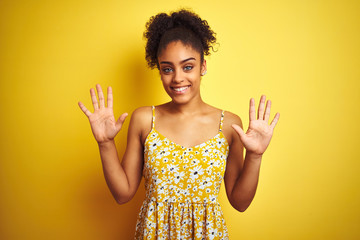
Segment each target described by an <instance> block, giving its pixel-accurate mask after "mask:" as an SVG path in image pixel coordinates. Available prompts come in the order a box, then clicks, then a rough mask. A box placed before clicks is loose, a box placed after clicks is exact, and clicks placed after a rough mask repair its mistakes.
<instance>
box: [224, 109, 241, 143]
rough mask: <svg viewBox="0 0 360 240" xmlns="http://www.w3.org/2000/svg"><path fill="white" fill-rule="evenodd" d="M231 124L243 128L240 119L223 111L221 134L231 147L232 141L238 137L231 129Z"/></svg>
mask: <svg viewBox="0 0 360 240" xmlns="http://www.w3.org/2000/svg"><path fill="white" fill-rule="evenodd" d="M233 124H236V125H239V126H240V127H241V128H242V127H243V125H242V121H241V118H240V117H239V116H238V115H236V114H234V113H232V112H228V111H225V113H224V120H223V133H224V135H225V137H226V139H227V141H228V143H229V145H231V144H232V142H233V140H234V139H236V138H237V137H238V135H237V133H236V131H235V130H234V128H233V127H232V125H233Z"/></svg>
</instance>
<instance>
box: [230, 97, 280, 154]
mask: <svg viewBox="0 0 360 240" xmlns="http://www.w3.org/2000/svg"><path fill="white" fill-rule="evenodd" d="M265 99H266V97H265V96H264V95H263V96H261V98H260V103H259V109H258V117H257V118H256V111H255V100H254V99H253V98H251V99H250V109H249V118H250V122H249V128H248V130H247V131H246V133H244V131H243V130H242V129H241V127H240V126H238V125H236V124H234V125H233V128H234V129H235V131H236V132H237V133H238V134H239V136H240V139H241V142H242V143H243V145H244V147H245V149H246V151H247V152H251V153H255V154H258V155H262V154H263V153H264V152H265V150H266V149H267V147H268V146H269V143H270V140H271V138H272V135H273V131H274V128H275V126H276V123H277V122H278V120H279V117H280V114H279V113H276V114H275V117H274V119H273V120H272V122H271V124H270V125H269V117H270V109H271V101H270V100H268V101H267V103H266V107H265Z"/></svg>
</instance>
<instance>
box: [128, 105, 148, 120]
mask: <svg viewBox="0 0 360 240" xmlns="http://www.w3.org/2000/svg"><path fill="white" fill-rule="evenodd" d="M149 115H150V117H151V116H152V107H151V106H144V107H139V108H137V109H135V110H134V112H133V113H132V115H131V117H132V118H134V119H139V120H141V119H142V118H146V117H149Z"/></svg>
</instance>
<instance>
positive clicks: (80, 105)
mask: <svg viewBox="0 0 360 240" xmlns="http://www.w3.org/2000/svg"><path fill="white" fill-rule="evenodd" d="M78 104H79V107H80V109H81V110H82V111H83V112H84V113H85V115H86V116H87V117H90V115H91V112H90V111H89V110H88V109H87V108H86V107H85V105H84V104H83V103H82V102H78Z"/></svg>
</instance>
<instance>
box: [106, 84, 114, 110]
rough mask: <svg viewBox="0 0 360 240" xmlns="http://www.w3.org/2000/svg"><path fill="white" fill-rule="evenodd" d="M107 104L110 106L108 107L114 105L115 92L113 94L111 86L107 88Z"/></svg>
mask: <svg viewBox="0 0 360 240" xmlns="http://www.w3.org/2000/svg"><path fill="white" fill-rule="evenodd" d="M107 106H108V108H112V107H113V94H112V88H111V87H108V89H107Z"/></svg>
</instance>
